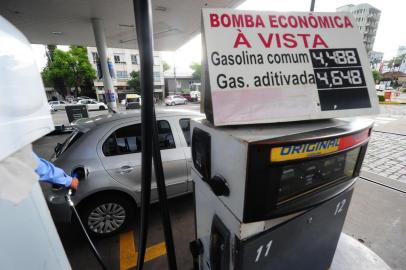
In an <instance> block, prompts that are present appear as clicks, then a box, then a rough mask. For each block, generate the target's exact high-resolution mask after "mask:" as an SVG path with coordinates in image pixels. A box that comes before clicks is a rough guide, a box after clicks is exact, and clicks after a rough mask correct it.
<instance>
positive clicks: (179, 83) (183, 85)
mask: <svg viewBox="0 0 406 270" xmlns="http://www.w3.org/2000/svg"><path fill="white" fill-rule="evenodd" d="M193 83H196V81H195V80H193V78H192V75H186V74H184V75H176V78H175V76H174V75H165V96H170V95H175V94H179V93H188V92H189V91H191V90H192V89H191V86H192V84H193Z"/></svg>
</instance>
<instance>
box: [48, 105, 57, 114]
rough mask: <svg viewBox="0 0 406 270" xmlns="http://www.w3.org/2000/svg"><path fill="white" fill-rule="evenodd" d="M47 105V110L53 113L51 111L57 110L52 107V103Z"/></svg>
mask: <svg viewBox="0 0 406 270" xmlns="http://www.w3.org/2000/svg"><path fill="white" fill-rule="evenodd" d="M48 107H49V111H50V112H51V113H53V112H56V111H57V110H56V109H54V107H52V105H51V104H48Z"/></svg>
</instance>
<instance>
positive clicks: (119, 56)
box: [114, 54, 125, 64]
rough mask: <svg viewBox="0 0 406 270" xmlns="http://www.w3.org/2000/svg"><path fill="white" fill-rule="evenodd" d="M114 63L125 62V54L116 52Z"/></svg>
mask: <svg viewBox="0 0 406 270" xmlns="http://www.w3.org/2000/svg"><path fill="white" fill-rule="evenodd" d="M114 63H116V64H125V61H124V55H122V54H115V55H114Z"/></svg>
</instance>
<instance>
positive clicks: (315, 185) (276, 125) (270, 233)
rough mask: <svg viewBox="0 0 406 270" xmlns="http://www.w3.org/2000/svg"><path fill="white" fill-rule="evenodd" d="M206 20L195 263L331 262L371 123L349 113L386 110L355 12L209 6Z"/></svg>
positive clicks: (242, 268) (196, 128) (195, 172)
mask: <svg viewBox="0 0 406 270" xmlns="http://www.w3.org/2000/svg"><path fill="white" fill-rule="evenodd" d="M202 21H203V46H204V50H203V51H204V74H203V75H204V76H203V78H204V101H203V104H202V110H203V111H204V112H205V114H206V117H207V119H202V120H196V121H193V122H192V124H191V134H192V158H193V168H192V178H193V181H194V183H195V204H196V241H195V242H192V244H191V250H192V253H193V254H194V255H195V258H196V260H195V262H196V263H195V265H196V268H198V269H210V270H220V269H221V270H225V269H227V270H229V269H237V270H246V269H249V270H263V269H277V270H284V269H286V270H295V269H297V270H303V269H311V270H326V269H329V267H330V266H331V263H332V261H333V257H334V253H335V250H336V247H337V243H338V241H339V238H340V234H341V231H342V228H343V225H344V221H345V217H346V214H347V210H348V207H349V204H350V201H351V197H352V193H353V188H354V183H355V181H356V178H357V176H358V175H359V172H360V168H361V165H362V162H363V159H364V156H365V152H366V148H367V144H368V141H369V137H370V134H371V129H372V124H373V123H372V121H371V120H365V119H359V118H358V119H357V118H351V119H350V118H339V117H350V116H351V117H353V116H357V115H367V114H373V113H376V112H377V101H376V95H375V94H374V90H373V81H372V78H371V74H369V73H370V72H369V71H368V72H364V71H363V69H366V68H368V67H367V65H368V60H367V56H366V52H365V49H364V47H363V45H362V39H361V36H360V35H359V33H358V31H357V29H356V27H354V25H356V24H355V22H354V19H353V18H352V16H351V15H350V14H347V13H299V12H297V13H296V12H295V13H279V12H255V11H236V10H230V9H223V10H222V9H206V10H203V13H202ZM327 22H329V26H328V27H327V26H326V24H324V23H327ZM299 24H302V26H301V27H298V25H299ZM316 24H317V25H316ZM339 25H340V26H339ZM318 28H319V29H318ZM337 28H340V30H337ZM235 30H237V31H235ZM300 37H306V40H304V39H301V38H300ZM339 37H342V38H339ZM298 38H299V39H298ZM307 38H309V39H308V40H307ZM310 40H312V41H310ZM311 42H313V43H312V44H310V43H311ZM319 42H320V43H319ZM300 57H302V58H300ZM295 59H296V60H297V61H296V60H295ZM300 59H301V60H300ZM353 75H354V76H353ZM295 78H296V79H295ZM323 119H324V120H323Z"/></svg>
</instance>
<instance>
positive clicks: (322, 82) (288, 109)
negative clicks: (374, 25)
mask: <svg viewBox="0 0 406 270" xmlns="http://www.w3.org/2000/svg"><path fill="white" fill-rule="evenodd" d="M202 22H203V23H202V39H203V70H204V71H203V74H202V75H203V76H202V81H203V92H204V93H203V95H202V96H203V98H202V105H201V106H202V111H204V112H205V113H206V117H207V118H208V119H209V120H210V121H211V122H212V123H213V124H214V125H216V126H224V125H239V124H257V123H275V122H288V121H299V120H312V119H326V118H336V117H349V116H358V115H371V114H376V113H378V101H377V96H376V93H375V92H376V91H375V85H374V82H373V78H372V74H371V70H370V67H369V61H368V57H367V53H366V50H365V47H364V44H363V40H362V36H361V33H360V32H359V30H358V26H357V24H356V22H355V20H354V18H353V16H352V15H351V14H350V13H345V12H340V13H336V12H334V13H327V12H317V13H313V12H292V13H283V12H257V11H243V10H233V9H203V11H202Z"/></svg>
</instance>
